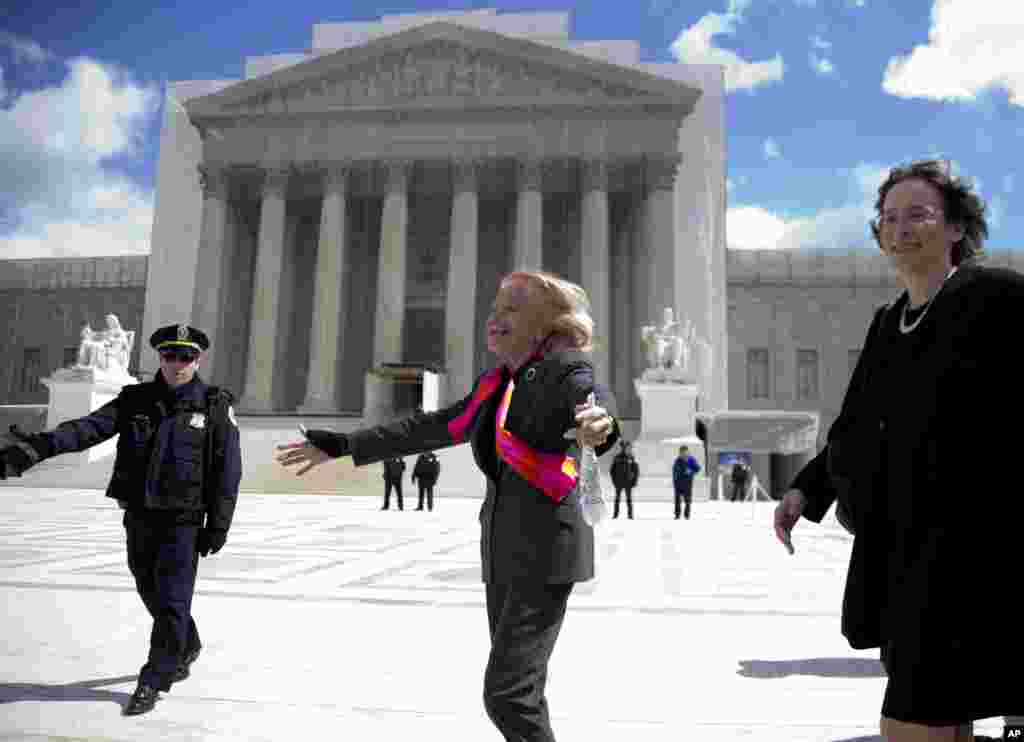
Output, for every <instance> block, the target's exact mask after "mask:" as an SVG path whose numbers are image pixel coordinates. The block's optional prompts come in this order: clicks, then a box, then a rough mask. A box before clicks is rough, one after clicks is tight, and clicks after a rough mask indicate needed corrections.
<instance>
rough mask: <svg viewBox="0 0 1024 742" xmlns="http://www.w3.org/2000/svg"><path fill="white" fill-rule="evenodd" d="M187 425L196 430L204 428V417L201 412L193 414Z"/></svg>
mask: <svg viewBox="0 0 1024 742" xmlns="http://www.w3.org/2000/svg"><path fill="white" fill-rule="evenodd" d="M188 424H189V425H191V426H192V427H193V428H198V429H199V430H202V429H203V428H205V427H206V415H204V414H203V413H202V412H193V413H192V419H191V420H189V422H188Z"/></svg>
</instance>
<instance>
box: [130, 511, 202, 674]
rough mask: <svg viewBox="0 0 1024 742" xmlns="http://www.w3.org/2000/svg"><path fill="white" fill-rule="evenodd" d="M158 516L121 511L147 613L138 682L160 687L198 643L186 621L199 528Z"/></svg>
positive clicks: (191, 623)
mask: <svg viewBox="0 0 1024 742" xmlns="http://www.w3.org/2000/svg"><path fill="white" fill-rule="evenodd" d="M160 515H163V514H162V513H159V514H157V515H156V516H147V515H146V514H140V513H134V512H132V511H126V512H125V514H124V526H125V532H126V537H127V546H128V568H129V569H130V570H131V572H132V576H133V577H134V578H135V589H136V590H137V591H138V593H139V597H140V598H142V602H143V604H144V605H145V606H146V610H147V611H149V615H150V616H152V617H153V629H152V631H151V633H150V637H149V658H148V660H147V662H146V664H145V665H143V666H142V669H141V670H140V671H139V682H140V683H145V684H146V685H149V686H152V687H153V688H157V689H159V690H164V691H166V690H170V688H171V678H172V677H173V675H174V671H175V670H176V669H177V667H178V664H179V663H180V662H181V661H182V657H183V656H184V655H185V653H186V652H189V651H191V650H193V649H199V648H200V647H201V646H202V644H201V642H200V641H199V631H198V630H197V629H196V622H195V621H194V620H193V619H192V594H193V592H194V590H195V586H196V569H197V568H198V565H199V552H197V551H196V537H197V535H198V533H199V526H196V525H179V524H175V523H173V522H171V521H169V520H167V519H166V518H160V517H158V516H160Z"/></svg>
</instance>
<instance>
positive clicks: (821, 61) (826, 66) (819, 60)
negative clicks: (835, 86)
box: [811, 52, 835, 75]
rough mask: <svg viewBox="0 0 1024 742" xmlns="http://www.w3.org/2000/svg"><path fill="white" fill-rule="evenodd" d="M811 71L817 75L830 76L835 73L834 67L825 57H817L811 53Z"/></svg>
mask: <svg viewBox="0 0 1024 742" xmlns="http://www.w3.org/2000/svg"><path fill="white" fill-rule="evenodd" d="M811 69H813V70H814V71H815V72H817V73H818V74H819V75H831V74H832V73H833V72H835V67H833V66H832V63H831V62H830V61H829V60H828V59H826V58H825V57H819V56H818V55H817V54H815V53H814V52H811Z"/></svg>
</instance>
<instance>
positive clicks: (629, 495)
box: [612, 487, 633, 518]
mask: <svg viewBox="0 0 1024 742" xmlns="http://www.w3.org/2000/svg"><path fill="white" fill-rule="evenodd" d="M622 490H626V514H627V515H628V516H629V517H630V518H632V517H633V488H632V487H616V488H615V510H614V511H613V512H612V517H613V518H618V517H619V502H620V501H621V498H622Z"/></svg>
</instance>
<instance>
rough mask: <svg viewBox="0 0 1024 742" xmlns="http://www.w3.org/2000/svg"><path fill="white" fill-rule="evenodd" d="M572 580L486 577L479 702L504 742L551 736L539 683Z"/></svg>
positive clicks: (544, 741) (548, 741) (536, 741)
mask: <svg viewBox="0 0 1024 742" xmlns="http://www.w3.org/2000/svg"><path fill="white" fill-rule="evenodd" d="M572 586H573V583H571V582H569V583H562V584H543V583H541V584H511V585H499V584H492V583H487V620H488V622H489V624H490V630H491V654H490V657H489V658H488V660H487V671H486V672H485V674H484V707H485V708H486V709H487V715H488V716H490V718H491V721H493V722H494V725H495V726H496V727H497V728H498V731H500V732H501V733H502V735H503V736H504V737H505V740H506V742H554V739H555V735H554V732H552V730H551V722H550V719H549V718H548V702H547V699H546V698H545V696H544V685H545V683H546V682H547V676H548V661H549V660H550V659H551V652H552V651H553V650H554V648H555V640H556V639H557V638H558V632H559V630H560V629H561V628H562V620H563V619H564V618H565V607H566V604H567V602H568V600H569V593H570V592H572Z"/></svg>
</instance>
